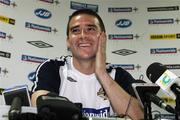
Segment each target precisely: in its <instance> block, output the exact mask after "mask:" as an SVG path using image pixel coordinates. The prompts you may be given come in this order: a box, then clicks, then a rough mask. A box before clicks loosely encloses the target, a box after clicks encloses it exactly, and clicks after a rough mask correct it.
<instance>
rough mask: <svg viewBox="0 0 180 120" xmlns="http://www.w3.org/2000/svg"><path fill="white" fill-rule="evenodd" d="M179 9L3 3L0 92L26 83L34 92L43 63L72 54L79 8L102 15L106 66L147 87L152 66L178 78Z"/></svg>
mask: <svg viewBox="0 0 180 120" xmlns="http://www.w3.org/2000/svg"><path fill="white" fill-rule="evenodd" d="M102 1H103V2H102ZM179 7H180V1H179V0H171V1H169V0H151V1H147V0H134V1H132V0H89V1H88V0H72V1H70V0H0V88H9V87H13V86H17V85H24V84H27V85H28V86H29V89H31V86H32V85H33V84H32V81H33V79H34V71H35V70H36V67H37V66H38V65H39V64H40V63H42V62H43V61H45V60H46V59H48V58H56V57H59V56H61V55H67V54H70V53H69V52H68V50H67V48H66V24H67V20H68V17H69V15H70V14H71V13H72V12H73V11H75V10H77V9H81V8H89V9H92V10H94V11H96V12H98V13H99V14H100V15H101V16H102V18H103V20H104V23H105V25H106V29H107V36H108V40H107V42H108V43H107V61H108V62H110V63H113V64H114V65H115V66H121V67H123V68H124V69H126V70H127V71H129V72H130V73H131V74H132V75H133V76H134V77H135V78H136V79H144V80H145V81H147V82H149V80H148V78H147V77H146V69H147V67H148V66H149V65H150V64H151V63H153V62H160V63H163V64H165V65H167V67H168V68H169V69H170V70H171V71H172V72H174V73H175V74H176V75H177V76H180V71H179V69H180V48H179V44H180V16H179V14H180V10H179V9H180V8H179ZM159 94H160V95H162V98H164V99H165V100H166V101H167V102H168V103H170V104H171V103H172V104H174V101H173V100H172V99H171V98H169V97H168V96H167V95H164V94H163V93H161V92H160V93H159Z"/></svg>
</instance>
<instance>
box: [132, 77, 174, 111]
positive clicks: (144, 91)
mask: <svg viewBox="0 0 180 120" xmlns="http://www.w3.org/2000/svg"><path fill="white" fill-rule="evenodd" d="M132 87H133V89H134V92H135V94H136V96H137V98H138V100H139V101H140V104H141V106H142V107H143V108H144V104H145V103H146V102H148V101H149V102H153V103H154V104H156V105H157V106H158V107H160V108H162V109H164V110H166V111H168V112H170V113H174V108H172V107H171V106H170V105H167V104H166V103H165V102H164V101H163V100H162V99H161V98H159V97H158V96H157V95H156V94H157V92H158V91H159V89H160V87H159V86H158V85H156V84H154V83H145V82H144V81H142V80H138V83H132Z"/></svg>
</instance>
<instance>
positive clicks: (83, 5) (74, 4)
mask: <svg viewBox="0 0 180 120" xmlns="http://www.w3.org/2000/svg"><path fill="white" fill-rule="evenodd" d="M70 8H71V9H74V10H79V9H91V10H93V11H94V12H98V5H94V4H86V3H80V2H74V1H71V3H70Z"/></svg>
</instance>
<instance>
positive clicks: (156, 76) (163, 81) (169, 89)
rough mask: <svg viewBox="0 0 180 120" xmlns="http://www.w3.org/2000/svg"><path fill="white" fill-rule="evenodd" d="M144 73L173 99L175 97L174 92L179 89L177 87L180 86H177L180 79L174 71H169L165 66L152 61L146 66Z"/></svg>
mask: <svg viewBox="0 0 180 120" xmlns="http://www.w3.org/2000/svg"><path fill="white" fill-rule="evenodd" d="M146 75H147V77H148V78H149V80H151V81H152V82H153V83H156V84H157V85H159V86H160V87H161V89H162V90H163V91H164V92H166V93H167V94H168V95H170V96H171V97H172V98H173V99H175V98H176V96H175V93H176V92H177V91H178V90H179V89H178V88H180V87H179V86H178V82H179V81H180V80H179V78H178V77H177V76H176V75H175V74H174V73H172V72H171V71H169V70H168V69H167V68H166V66H164V65H163V64H161V63H158V62H155V63H152V64H151V65H149V67H148V68H147V71H146ZM179 93H180V90H179Z"/></svg>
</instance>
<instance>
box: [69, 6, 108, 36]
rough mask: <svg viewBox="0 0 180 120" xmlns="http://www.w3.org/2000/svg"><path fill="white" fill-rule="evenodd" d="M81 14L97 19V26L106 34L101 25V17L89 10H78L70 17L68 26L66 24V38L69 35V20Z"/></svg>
mask: <svg viewBox="0 0 180 120" xmlns="http://www.w3.org/2000/svg"><path fill="white" fill-rule="evenodd" d="M81 14H87V15H91V16H94V17H95V18H97V19H98V21H99V26H100V28H101V31H103V32H106V29H105V26H104V23H103V21H102V19H101V17H100V16H99V15H98V14H97V13H96V12H94V11H92V10H90V9H80V10H77V11H75V12H74V13H72V15H71V16H70V17H69V20H68V24H67V29H66V35H67V36H68V35H69V23H70V21H71V19H72V18H73V17H75V16H77V15H81Z"/></svg>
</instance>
